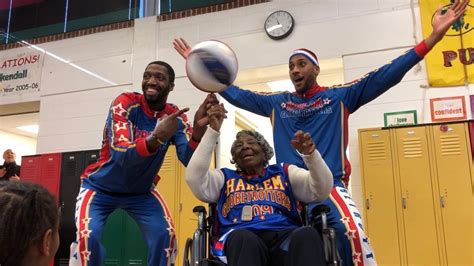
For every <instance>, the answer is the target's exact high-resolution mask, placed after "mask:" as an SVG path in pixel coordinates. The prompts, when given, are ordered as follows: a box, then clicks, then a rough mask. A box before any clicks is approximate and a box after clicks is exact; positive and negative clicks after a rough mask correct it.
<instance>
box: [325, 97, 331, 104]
mask: <svg viewBox="0 0 474 266" xmlns="http://www.w3.org/2000/svg"><path fill="white" fill-rule="evenodd" d="M323 103H324V105H328V104H330V103H331V100H330V99H329V98H325V99H323Z"/></svg>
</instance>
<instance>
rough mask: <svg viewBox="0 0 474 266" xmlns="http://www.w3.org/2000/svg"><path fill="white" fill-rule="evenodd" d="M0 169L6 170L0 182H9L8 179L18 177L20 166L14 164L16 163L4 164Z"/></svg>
mask: <svg viewBox="0 0 474 266" xmlns="http://www.w3.org/2000/svg"><path fill="white" fill-rule="evenodd" d="M1 168H6V169H7V172H6V173H5V175H4V176H2V177H0V181H1V180H10V177H12V176H14V175H17V176H20V166H19V165H18V164H16V162H13V163H4V164H3V165H2V166H0V169H1Z"/></svg>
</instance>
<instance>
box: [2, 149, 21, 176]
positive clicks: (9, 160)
mask: <svg viewBox="0 0 474 266" xmlns="http://www.w3.org/2000/svg"><path fill="white" fill-rule="evenodd" d="M15 159H16V154H15V153H14V152H13V151H12V150H11V149H7V150H5V152H3V160H4V162H3V165H2V166H0V181H2V180H11V181H18V180H20V166H19V165H18V164H16V162H15Z"/></svg>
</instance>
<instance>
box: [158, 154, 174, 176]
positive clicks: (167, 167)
mask: <svg viewBox="0 0 474 266" xmlns="http://www.w3.org/2000/svg"><path fill="white" fill-rule="evenodd" d="M173 165H174V160H173V157H172V156H171V153H169V152H167V153H166V155H165V159H164V160H163V164H162V165H161V168H160V172H162V171H171V170H173V169H172V168H173Z"/></svg>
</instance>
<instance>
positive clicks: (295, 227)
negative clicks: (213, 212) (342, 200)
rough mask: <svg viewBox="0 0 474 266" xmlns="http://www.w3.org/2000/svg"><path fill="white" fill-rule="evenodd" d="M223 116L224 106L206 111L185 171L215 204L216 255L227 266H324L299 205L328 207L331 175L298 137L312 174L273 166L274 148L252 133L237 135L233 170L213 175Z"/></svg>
mask: <svg viewBox="0 0 474 266" xmlns="http://www.w3.org/2000/svg"><path fill="white" fill-rule="evenodd" d="M225 112H226V111H225V109H224V106H223V105H222V104H221V105H216V106H214V107H213V108H210V109H209V110H208V117H209V127H208V128H207V131H206V133H205V134H204V137H203V138H202V140H201V143H200V144H199V146H198V148H197V149H196V151H195V153H194V155H193V156H192V158H191V160H190V162H189V164H188V167H187V171H186V181H187V183H188V185H189V186H190V187H191V190H192V192H193V193H194V195H195V196H196V197H197V198H199V199H200V200H202V201H204V202H208V203H217V215H218V220H219V237H220V238H219V242H217V243H216V244H215V245H214V247H213V252H214V254H215V255H216V256H218V257H219V258H220V259H221V260H223V261H224V262H226V263H227V264H228V265H230V266H233V265H245V266H252V265H256V266H257V265H258V266H265V265H272V266H273V265H292V266H299V265H325V262H324V255H323V252H322V250H323V248H322V244H321V238H320V236H319V235H318V232H317V231H316V230H315V229H313V228H311V227H301V220H300V217H299V214H298V210H297V202H298V201H303V202H306V203H309V202H319V201H322V200H325V199H326V198H327V197H328V196H329V193H330V192H331V189H332V175H331V172H330V170H329V168H328V166H327V165H326V163H325V162H324V160H323V159H322V158H321V155H320V154H319V152H318V151H317V150H316V148H315V145H314V143H313V141H312V139H311V137H310V135H309V134H307V133H303V132H302V131H298V132H296V133H295V137H294V139H293V140H292V141H291V144H292V145H293V147H294V148H295V149H296V150H298V152H299V153H300V154H301V156H302V157H303V160H304V161H305V164H306V166H307V167H308V169H309V171H308V170H305V169H302V168H298V167H297V166H294V165H289V164H281V165H268V161H269V160H270V158H271V157H272V156H273V149H272V148H271V147H270V145H269V144H268V142H267V141H266V140H265V139H264V137H263V136H262V135H260V134H259V133H258V132H255V131H251V130H242V131H240V132H239V133H237V136H236V139H235V141H234V143H233V144H232V148H231V154H232V162H233V163H234V164H235V165H236V168H237V169H236V170H231V169H228V168H222V169H216V170H208V169H209V164H210V160H211V155H212V152H213V150H214V148H215V146H216V142H217V139H218V137H219V130H220V127H221V125H222V122H223V119H224V118H225Z"/></svg>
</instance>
